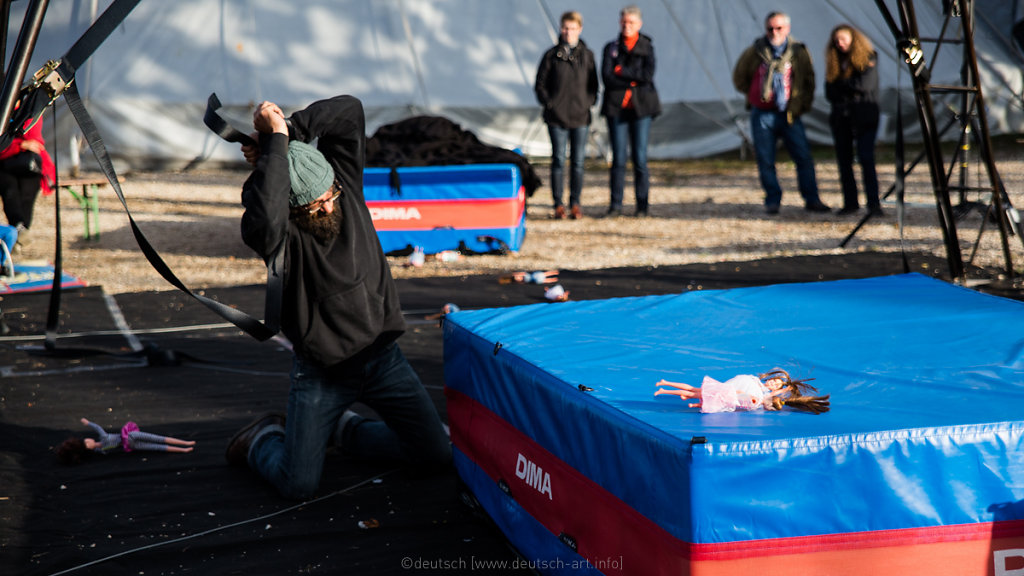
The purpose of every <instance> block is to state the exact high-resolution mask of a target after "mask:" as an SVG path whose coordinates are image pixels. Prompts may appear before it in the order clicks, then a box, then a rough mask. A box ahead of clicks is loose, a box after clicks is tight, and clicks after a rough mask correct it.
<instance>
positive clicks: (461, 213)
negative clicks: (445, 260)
mask: <svg viewBox="0 0 1024 576" xmlns="http://www.w3.org/2000/svg"><path fill="white" fill-rule="evenodd" d="M366 207H367V208H369V209H370V216H371V217H372V218H373V225H374V227H375V228H376V229H377V230H378V231H382V232H386V231H391V230H433V229H434V228H514V227H516V226H518V225H519V222H520V220H521V219H522V215H523V210H524V204H523V198H522V195H520V197H519V198H495V199H482V200H410V201H404V202H377V201H367V202H366Z"/></svg>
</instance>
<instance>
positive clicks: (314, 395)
mask: <svg viewBox="0 0 1024 576" xmlns="http://www.w3.org/2000/svg"><path fill="white" fill-rule="evenodd" d="M364 122H365V120H364V115H363V107H362V103H361V102H360V101H359V100H357V99H356V98H353V97H351V96H338V97H335V98H331V99H328V100H321V101H318V102H314V103H313V104H311V105H310V106H309V107H307V108H306V109H304V110H301V111H299V112H296V113H295V114H293V115H292V116H291V117H290V118H289V119H286V118H285V115H284V113H283V112H282V111H281V108H280V107H278V106H277V105H276V104H274V103H272V102H263V103H261V104H260V105H259V106H258V107H257V108H256V111H255V112H254V114H253V126H254V128H255V129H256V133H257V136H258V140H259V145H258V147H249V146H243V147H242V152H243V154H244V155H245V157H246V160H248V161H249V162H250V163H251V164H252V165H253V166H254V169H253V172H252V174H251V175H250V176H249V178H248V179H247V180H246V182H245V184H244V185H243V187H242V204H243V205H244V206H245V213H244V214H243V215H242V239H243V240H244V241H245V243H246V244H247V245H248V246H249V247H251V248H252V249H253V250H255V251H256V252H257V253H258V254H259V255H260V256H262V257H263V258H264V260H265V261H269V260H270V257H271V256H272V255H273V254H274V253H275V251H276V250H277V249H278V248H279V247H283V250H284V297H283V308H282V312H281V330H282V332H283V333H284V335H285V336H286V337H288V339H289V340H290V341H291V343H292V346H293V350H294V354H295V357H294V362H293V368H292V375H291V389H290V392H289V396H288V413H287V420H285V418H284V417H282V416H280V415H273V414H270V415H267V416H264V417H262V418H260V419H257V420H256V421H254V422H252V423H250V424H249V425H248V426H246V427H245V428H243V429H242V430H241V431H239V432H238V434H236V435H235V437H234V438H233V439H232V440H231V442H230V443H229V445H228V449H227V454H226V456H227V459H228V461H229V462H231V463H232V464H237V465H248V466H249V467H250V468H252V469H253V470H254V471H256V472H257V473H258V474H259V475H260V476H262V477H263V478H265V479H266V480H267V481H269V482H270V483H271V484H272V485H274V487H276V488H277V490H278V491H279V492H280V493H281V494H282V495H283V496H285V497H287V498H294V499H302V498H307V497H309V496H311V495H312V494H313V493H314V492H315V491H316V489H317V487H318V486H319V483H320V475H321V472H322V470H323V463H324V455H325V453H326V450H327V446H328V443H329V442H331V441H332V440H333V442H334V443H335V444H337V445H339V446H340V447H341V448H342V450H344V451H345V452H347V453H351V454H353V455H356V456H365V457H372V458H382V459H392V460H401V461H407V462H409V461H411V462H417V463H423V464H446V463H448V462H450V459H451V447H450V445H449V441H448V437H447V434H446V433H445V430H444V426H443V425H442V423H441V419H440V417H439V416H438V413H437V411H436V409H435V408H434V405H433V403H432V402H431V400H430V397H429V396H428V395H427V393H426V391H425V390H424V388H423V385H422V383H421V382H420V380H419V377H418V376H417V375H416V373H415V372H414V371H413V369H412V367H411V366H410V365H409V363H408V361H407V360H406V359H405V356H404V355H403V354H402V351H401V350H400V349H399V347H398V344H397V343H396V340H397V339H398V337H399V336H400V335H401V334H402V332H403V331H404V330H405V321H404V319H403V318H402V311H401V308H400V305H399V302H398V294H397V291H396V288H395V284H394V280H393V279H392V277H391V271H390V269H389V267H388V263H387V260H386V259H385V257H384V253H383V251H382V250H381V247H380V242H379V240H378V238H377V233H376V231H375V230H374V227H373V222H372V221H371V219H370V213H369V211H368V210H367V208H366V203H365V201H364V198H363V160H364V149H365V141H366V136H365V126H364ZM313 140H316V141H317V147H316V148H314V147H313V146H311V145H309V144H308V142H311V141H313ZM356 401H360V402H363V403H364V404H366V405H368V406H370V407H371V408H373V409H374V410H375V411H376V412H377V413H378V414H379V415H380V416H381V417H382V418H383V420H371V419H367V418H363V417H362V416H359V415H357V414H355V413H354V412H352V411H350V410H348V408H349V407H350V406H351V405H352V404H353V403H354V402H356Z"/></svg>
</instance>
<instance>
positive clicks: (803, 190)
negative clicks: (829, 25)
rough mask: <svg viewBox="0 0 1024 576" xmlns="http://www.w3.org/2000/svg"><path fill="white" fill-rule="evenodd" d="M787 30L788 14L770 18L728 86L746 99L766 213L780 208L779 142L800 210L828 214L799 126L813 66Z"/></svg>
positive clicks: (807, 105)
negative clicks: (785, 154)
mask: <svg viewBox="0 0 1024 576" xmlns="http://www.w3.org/2000/svg"><path fill="white" fill-rule="evenodd" d="M789 26H790V20H789V16H788V15H787V14H784V13H782V12H771V13H770V14H768V17H767V18H765V35H764V36H762V37H760V38H758V39H757V40H755V41H754V43H753V45H751V46H750V47H748V48H747V49H746V50H744V51H743V54H741V55H740V58H739V60H737V62H736V67H735V68H734V69H733V73H732V82H733V84H734V85H735V86H736V89H737V90H739V91H740V92H742V93H743V94H745V95H746V97H747V108H749V109H750V129H751V136H752V137H753V139H754V153H755V155H756V156H757V172H758V175H759V176H760V178H761V187H762V188H763V189H764V193H765V198H764V209H765V212H767V213H768V214H778V213H779V205H780V204H782V187H781V186H780V185H779V178H778V175H777V174H776V172H775V146H776V143H777V142H778V140H779V139H780V138H781V139H782V142H783V144H785V146H786V150H787V151H789V155H790V157H791V158H792V159H793V162H794V163H795V164H796V175H797V186H798V188H799V189H800V195H801V196H803V199H804V209H805V210H807V211H808V212H829V207H828V206H826V205H825V204H824V203H823V202H822V201H821V198H820V197H819V196H818V181H817V177H816V175H815V173H814V159H813V158H812V157H811V147H810V144H809V143H808V142H807V134H806V132H805V131H804V125H803V122H802V121H801V120H800V116H801V115H802V114H804V113H805V112H807V111H808V110H810V109H811V103H812V102H813V101H814V65H813V63H812V62H811V54H810V52H809V51H808V50H807V47H806V46H804V44H803V43H801V42H799V41H797V40H796V39H795V38H793V37H792V36H790V35H789Z"/></svg>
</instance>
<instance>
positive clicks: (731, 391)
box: [654, 368, 829, 414]
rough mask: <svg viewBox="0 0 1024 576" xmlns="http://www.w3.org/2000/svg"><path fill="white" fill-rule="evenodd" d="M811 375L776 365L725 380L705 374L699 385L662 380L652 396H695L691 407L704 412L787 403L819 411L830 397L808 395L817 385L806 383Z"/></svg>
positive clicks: (775, 407)
mask: <svg viewBox="0 0 1024 576" xmlns="http://www.w3.org/2000/svg"><path fill="white" fill-rule="evenodd" d="M808 380H811V379H810V378H807V379H803V380H794V379H793V378H791V377H790V376H789V373H788V372H786V371H785V370H782V369H781V368H776V369H774V370H771V371H769V372H766V373H764V374H758V375H756V376H755V375H753V374H740V375H738V376H733V377H732V378H730V379H728V380H726V381H725V382H719V381H718V380H715V379H714V378H712V377H710V376H705V377H704V381H703V382H702V383H701V386H700V387H699V388H697V387H695V386H690V385H689V384H683V383H681V382H669V381H668V380H662V381H660V382H658V383H657V384H656V386H659V388H658V390H657V391H655V392H654V395H655V396H658V395H661V394H671V395H673V396H679V397H680V398H682V399H684V400H688V399H695V400H697V401H696V402H691V403H690V407H691V408H700V411H701V412H703V413H711V412H734V411H737V410H781V409H782V407H783V406H786V405H789V406H792V407H793V408H796V409H797V410H803V411H805V412H812V413H814V414H821V413H822V412H828V410H829V399H828V398H829V397H828V395H827V394H826V395H825V396H810V395H808V394H807V393H808V392H816V391H817V389H816V388H814V387H813V386H811V385H810V384H807V381H808ZM666 387H667V388H666Z"/></svg>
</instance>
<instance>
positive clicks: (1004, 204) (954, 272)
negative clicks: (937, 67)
mask: <svg viewBox="0 0 1024 576" xmlns="http://www.w3.org/2000/svg"><path fill="white" fill-rule="evenodd" d="M940 1H941V2H942V6H943V13H944V14H945V20H944V21H943V25H942V31H941V33H940V35H939V37H938V38H934V39H922V38H921V37H920V35H919V33H918V29H917V17H916V14H915V12H914V3H913V0H896V7H897V12H898V15H899V23H897V20H896V19H895V18H894V17H893V14H892V12H890V11H889V8H888V6H886V3H885V0H875V3H876V4H877V5H878V8H879V10H880V11H881V13H882V16H883V17H884V18H885V21H886V24H887V25H888V27H889V29H890V31H891V32H892V34H893V37H894V39H895V41H896V48H897V51H898V52H899V54H900V56H901V58H902V59H903V61H904V62H905V63H906V65H907V67H908V69H909V71H910V77H911V80H912V83H913V86H914V98H915V100H916V103H917V112H918V120H919V121H920V123H921V134H922V137H923V143H924V151H923V152H922V156H921V157H918V159H917V160H915V161H914V162H913V163H912V164H911V166H910V168H913V167H914V166H915V165H916V164H917V163H918V162H920V160H921V159H922V157H926V158H927V159H928V166H929V170H930V175H931V181H932V189H933V192H934V194H935V205H936V209H937V210H938V220H939V227H940V229H941V231H942V238H943V241H944V243H945V245H946V259H947V261H948V263H949V270H950V275H951V276H952V277H953V278H954V279H955V280H960V281H963V280H966V278H965V273H964V262H963V256H962V253H961V249H960V242H959V239H958V236H957V227H956V220H957V215H958V214H960V215H962V214H963V213H964V210H965V208H967V206H966V204H965V199H966V197H965V194H966V192H967V191H969V190H971V191H981V192H985V191H987V192H990V194H991V199H992V204H990V205H989V206H988V208H987V210H986V217H985V218H983V219H982V226H981V229H980V230H979V232H978V238H977V241H976V243H975V249H976V248H977V244H978V243H980V241H981V236H982V233H983V232H984V229H985V222H986V221H987V220H988V219H989V217H992V218H993V219H994V220H996V222H998V225H999V233H1000V239H1001V242H1002V249H1003V258H1004V260H1005V268H1006V272H1007V274H1009V275H1013V259H1012V257H1011V254H1010V244H1009V236H1010V235H1011V234H1014V235H1017V236H1018V237H1020V217H1019V215H1018V214H1017V211H1016V210H1015V209H1014V208H1013V206H1012V205H1011V204H1010V199H1009V196H1007V194H1006V189H1005V188H1004V186H1003V183H1002V179H1001V178H1000V177H999V172H998V170H997V169H996V164H995V160H994V158H993V157H992V143H991V140H990V138H989V132H988V118H987V116H986V112H985V100H984V95H983V94H982V89H981V83H980V78H979V74H978V61H977V56H976V54H975V51H974V0H940ZM954 21H958V22H959V26H956V25H954V24H953V23H954ZM922 42H927V43H929V44H934V52H933V54H932V57H933V59H934V58H935V57H936V56H937V54H938V53H939V51H940V49H941V48H942V46H943V44H945V43H949V44H959V45H961V47H962V50H961V59H962V61H961V84H959V85H942V84H932V83H931V68H930V67H929V66H928V63H927V61H926V57H925V50H924V48H923V47H922ZM932 65H933V66H934V62H933V63H932ZM937 94H953V95H958V96H959V97H960V98H959V103H960V109H959V112H955V113H954V114H953V119H952V120H951V121H950V123H949V124H947V125H946V126H945V127H944V128H942V129H939V128H938V126H937V123H936V119H935V108H934V106H935V105H934V104H933V100H932V96H933V95H937ZM957 120H959V124H960V128H961V133H960V140H959V142H960V146H958V147H957V149H956V152H955V153H954V155H953V158H952V159H951V161H950V163H949V170H948V171H947V170H946V163H945V161H944V158H943V151H942V147H941V143H940V140H941V136H942V134H943V133H944V132H945V131H946V130H948V129H949V128H950V127H952V125H954V124H955V123H956V122H957ZM969 139H973V140H974V142H975V144H976V146H977V149H978V153H979V155H980V158H981V162H982V164H983V165H984V169H985V172H986V173H987V176H988V184H989V185H988V187H985V188H980V187H975V188H969V187H968V186H967V179H966V173H965V171H964V170H965V164H964V163H965V162H966V158H965V157H964V158H960V155H961V154H965V153H966V148H967V145H966V143H967V142H968V141H969ZM958 158H959V159H960V165H961V167H962V170H961V173H960V175H959V177H958V179H957V181H956V183H953V168H954V166H956V165H957V160H958ZM899 168H900V170H901V174H905V173H906V172H907V171H908V170H903V168H904V167H903V166H900V167H899ZM898 184H901V183H898ZM892 191H893V189H890V190H889V192H888V193H887V194H886V196H888V195H889V193H891V192H892ZM952 192H957V193H958V195H959V198H960V205H959V206H958V208H957V209H954V206H953V203H952V200H951V193H952ZM967 211H969V208H967ZM868 217H870V215H869V216H868ZM866 221H867V218H865V219H864V220H862V221H861V222H860V223H859V224H858V225H857V227H856V228H855V229H854V231H853V232H851V233H850V236H848V237H847V238H846V239H845V240H844V241H843V243H842V244H841V245H845V244H846V242H848V241H849V239H850V238H851V237H852V236H853V234H854V233H855V232H856V231H857V230H858V229H859V228H860V227H861V226H862V225H863V224H864V222H866ZM1022 241H1024V238H1022ZM972 258H973V252H972Z"/></svg>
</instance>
